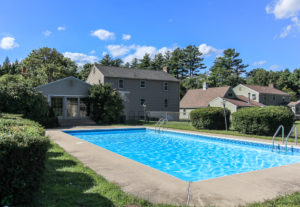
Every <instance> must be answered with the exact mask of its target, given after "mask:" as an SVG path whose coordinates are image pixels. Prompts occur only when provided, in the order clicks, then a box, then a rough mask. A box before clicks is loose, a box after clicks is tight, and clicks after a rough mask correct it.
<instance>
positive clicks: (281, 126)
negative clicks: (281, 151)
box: [272, 125, 284, 149]
mask: <svg viewBox="0 0 300 207" xmlns="http://www.w3.org/2000/svg"><path fill="white" fill-rule="evenodd" d="M281 128H282V135H281V136H282V144H283V141H284V126H283V125H280V126H279V127H278V129H277V130H276V132H275V134H274V136H273V140H272V149H274V140H275V137H276V136H277V134H278V132H279V131H280V129H281Z"/></svg>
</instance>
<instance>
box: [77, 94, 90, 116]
mask: <svg viewBox="0 0 300 207" xmlns="http://www.w3.org/2000/svg"><path fill="white" fill-rule="evenodd" d="M89 111H90V109H89V99H88V98H80V105H79V115H80V117H88V116H89Z"/></svg>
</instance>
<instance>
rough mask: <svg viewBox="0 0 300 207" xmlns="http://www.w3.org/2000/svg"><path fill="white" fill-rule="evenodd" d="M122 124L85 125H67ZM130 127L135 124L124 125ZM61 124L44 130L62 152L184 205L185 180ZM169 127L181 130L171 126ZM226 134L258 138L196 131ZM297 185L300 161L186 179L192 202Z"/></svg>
mask: <svg viewBox="0 0 300 207" xmlns="http://www.w3.org/2000/svg"><path fill="white" fill-rule="evenodd" d="M101 128H126V127H123V126H121V127H100V126H90V127H89V126H84V127H73V128H69V129H67V130H79V129H101ZM128 128H133V127H128ZM61 130H62V129H51V130H47V131H46V134H47V135H48V136H49V137H50V139H51V140H53V141H54V142H55V143H57V144H59V145H60V146H61V147H62V148H63V149H64V150H65V151H66V152H68V153H69V154H71V155H72V156H74V157H76V158H77V159H78V160H80V161H81V162H82V163H83V164H84V165H86V166H88V167H89V168H91V169H92V170H94V171H95V172H96V173H98V174H99V175H101V176H103V177H104V178H105V179H107V180H108V181H110V182H114V183H116V184H117V185H119V186H120V187H121V188H122V190H123V191H125V192H127V193H130V194H133V195H135V196H138V197H140V198H144V199H147V200H149V201H151V202H154V203H168V204H175V205H186V202H187V197H188V196H187V194H188V190H189V183H188V182H186V181H183V180H180V179H178V178H175V177H173V176H171V175H168V174H166V173H164V172H161V171H159V170H156V169H154V168H151V167H149V166H146V165H144V164H141V163H139V162H136V161H134V160H131V159H128V158H126V157H124V156H121V155H118V154H116V153H114V152H111V151H109V150H106V149H104V148H102V147H99V146H96V145H94V144H92V143H89V142H86V141H84V140H81V139H79V138H76V137H73V136H71V135H68V134H66V133H63V132H61ZM172 131H181V132H182V131H183V130H173V129H172ZM183 132H188V133H193V134H199V135H211V136H217V137H224V138H238V139H243V140H250V141H253V140H254V141H260V142H267V143H270V142H271V141H270V140H259V139H251V138H244V137H236V136H226V135H220V134H207V133H200V132H199V133H198V132H194V131H183ZM296 191H300V163H296V164H291V165H286V166H280V167H274V168H268V169H263V170H257V171H252V172H247V173H241V174H235V175H229V176H224V177H219V178H214V179H209V180H203V181H197V182H192V183H191V184H190V202H189V205H190V206H207V205H214V206H238V205H244V204H247V203H251V202H257V201H264V200H266V199H272V198H275V197H277V196H279V195H285V194H289V193H293V192H296Z"/></svg>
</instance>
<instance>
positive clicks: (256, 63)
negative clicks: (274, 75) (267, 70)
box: [253, 60, 267, 66]
mask: <svg viewBox="0 0 300 207" xmlns="http://www.w3.org/2000/svg"><path fill="white" fill-rule="evenodd" d="M266 63H267V61H266V60H260V61H255V62H254V63H253V65H254V66H260V65H264V64H266Z"/></svg>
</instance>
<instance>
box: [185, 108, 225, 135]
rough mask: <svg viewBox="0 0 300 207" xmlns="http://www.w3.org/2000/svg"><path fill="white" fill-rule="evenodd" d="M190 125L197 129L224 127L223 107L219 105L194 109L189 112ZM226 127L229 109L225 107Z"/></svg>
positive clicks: (221, 128)
mask: <svg viewBox="0 0 300 207" xmlns="http://www.w3.org/2000/svg"><path fill="white" fill-rule="evenodd" d="M190 117H191V121H192V125H193V126H194V127H195V128H197V129H220V130H223V129H225V118H224V109H223V108H220V107H205V108H199V109H195V110H193V111H192V112H191V113H190ZM226 118H227V128H229V125H230V111H229V110H228V109H226Z"/></svg>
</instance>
